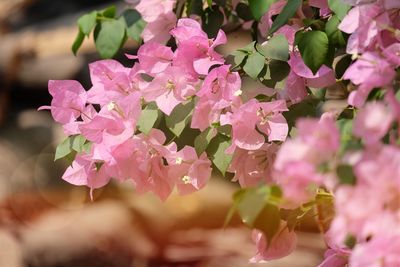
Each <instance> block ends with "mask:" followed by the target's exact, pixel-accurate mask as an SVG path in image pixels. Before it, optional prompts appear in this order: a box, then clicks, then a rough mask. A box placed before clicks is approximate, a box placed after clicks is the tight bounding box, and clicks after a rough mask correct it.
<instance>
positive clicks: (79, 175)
mask: <svg viewBox="0 0 400 267" xmlns="http://www.w3.org/2000/svg"><path fill="white" fill-rule="evenodd" d="M62 178H63V179H64V180H65V181H67V182H68V183H70V184H73V185H86V186H88V187H90V188H91V189H96V188H100V187H103V186H104V185H106V184H107V183H108V182H109V180H110V177H109V176H107V174H106V173H105V172H104V168H102V167H99V168H98V165H96V163H95V162H93V161H92V160H91V159H90V157H89V156H87V155H78V156H77V157H76V158H75V160H74V161H73V162H72V165H71V166H70V167H68V168H67V170H66V171H65V173H64V175H63V177H62Z"/></svg>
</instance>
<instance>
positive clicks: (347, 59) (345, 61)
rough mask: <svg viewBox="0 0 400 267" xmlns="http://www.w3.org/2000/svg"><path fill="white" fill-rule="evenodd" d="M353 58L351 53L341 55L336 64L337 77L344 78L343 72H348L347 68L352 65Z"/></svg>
mask: <svg viewBox="0 0 400 267" xmlns="http://www.w3.org/2000/svg"><path fill="white" fill-rule="evenodd" d="M351 62H352V60H351V55H347V54H345V55H341V56H340V58H339V59H337V62H336V65H335V76H336V78H337V79H340V78H342V76H343V74H344V73H345V72H346V70H347V68H348V67H349V66H350V64H351Z"/></svg>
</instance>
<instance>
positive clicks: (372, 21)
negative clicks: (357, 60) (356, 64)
mask: <svg viewBox="0 0 400 267" xmlns="http://www.w3.org/2000/svg"><path fill="white" fill-rule="evenodd" d="M382 25H391V21H390V18H389V16H388V14H387V13H386V12H384V10H383V9H382V6H381V5H380V4H366V5H360V6H356V7H354V8H353V9H351V10H350V11H349V13H348V14H347V16H346V17H345V18H344V19H343V21H342V22H341V23H340V25H339V29H340V30H341V31H343V32H346V33H349V34H351V36H350V37H349V40H348V43H347V48H346V52H347V53H348V54H360V53H363V52H365V51H367V50H369V49H370V48H371V49H374V45H375V44H376V42H377V40H378V37H379V35H380V34H381V33H382V32H383V30H384V27H382Z"/></svg>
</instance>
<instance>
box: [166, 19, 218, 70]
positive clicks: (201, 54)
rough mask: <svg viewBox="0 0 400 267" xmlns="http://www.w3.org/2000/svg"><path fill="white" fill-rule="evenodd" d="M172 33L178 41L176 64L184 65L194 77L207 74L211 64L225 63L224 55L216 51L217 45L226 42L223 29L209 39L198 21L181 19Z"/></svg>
mask: <svg viewBox="0 0 400 267" xmlns="http://www.w3.org/2000/svg"><path fill="white" fill-rule="evenodd" d="M171 34H172V35H173V36H174V37H175V39H176V41H177V43H178V49H177V50H176V52H175V53H176V58H175V59H174V64H175V65H178V66H181V67H184V68H185V69H186V71H187V72H188V73H189V74H190V75H191V76H192V77H194V78H196V77H197V76H198V74H203V75H206V74H208V71H209V69H210V67H211V66H213V65H217V64H223V63H224V59H223V57H222V56H221V55H220V54H218V53H217V52H215V48H216V47H217V46H219V45H221V44H225V43H226V36H225V33H224V32H223V31H222V30H220V31H219V32H218V35H217V37H216V38H215V39H214V40H209V39H208V37H207V34H206V33H205V32H204V31H203V30H202V29H201V26H200V24H199V23H198V22H197V21H195V20H192V19H180V20H179V21H178V25H177V27H176V28H174V29H173V30H171Z"/></svg>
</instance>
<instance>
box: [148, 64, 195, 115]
mask: <svg viewBox="0 0 400 267" xmlns="http://www.w3.org/2000/svg"><path fill="white" fill-rule="evenodd" d="M195 92H196V91H195V88H194V86H193V85H192V84H191V83H189V82H188V80H187V77H186V76H185V72H184V71H183V70H182V69H181V68H178V67H168V68H167V69H166V70H165V71H164V72H162V73H160V74H158V75H156V77H155V78H154V80H153V81H151V83H150V84H149V85H148V86H147V87H146V88H145V89H144V90H143V96H144V98H145V100H146V101H147V102H151V101H156V103H157V106H158V108H159V109H161V111H162V112H164V113H165V114H167V115H170V114H171V112H172V110H173V109H174V108H175V107H176V106H177V105H178V104H180V103H183V102H185V101H187V100H188V99H189V97H191V96H193V95H194V94H195Z"/></svg>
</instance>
